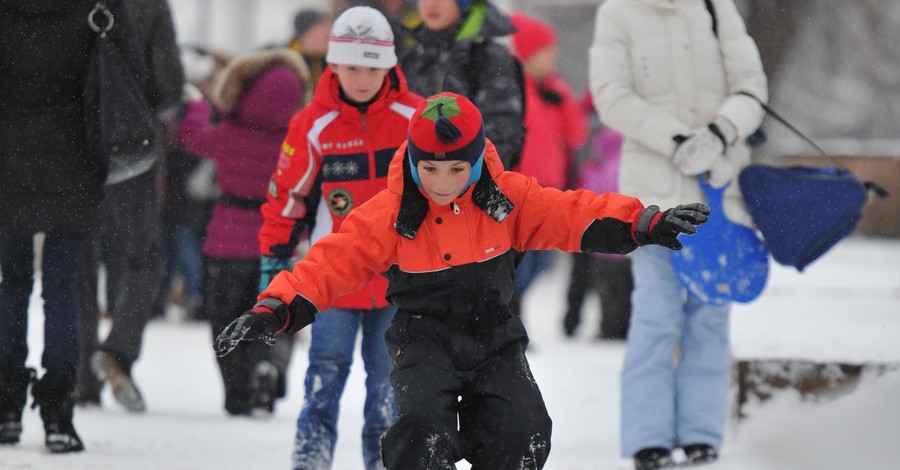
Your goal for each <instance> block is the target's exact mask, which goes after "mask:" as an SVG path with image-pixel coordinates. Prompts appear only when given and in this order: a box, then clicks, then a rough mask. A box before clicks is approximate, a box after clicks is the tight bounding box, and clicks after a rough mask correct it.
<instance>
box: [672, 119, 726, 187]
mask: <svg viewBox="0 0 900 470" xmlns="http://www.w3.org/2000/svg"><path fill="white" fill-rule="evenodd" d="M736 141H737V128H735V127H734V124H732V123H731V121H729V120H728V118H725V117H722V116H719V117H717V118H716V120H715V121H713V122H712V123H710V124H709V125H708V126H706V127H705V128H702V129H698V130H697V131H695V132H694V133H693V134H691V135H690V136H688V137H687V138H686V139H685V140H683V141H682V142H681V143H680V144H679V145H678V147H676V148H675V154H674V155H673V157H672V159H673V161H674V162H675V166H676V167H678V169H679V170H681V172H682V173H684V174H685V175H688V176H694V175H699V174H700V173H704V172H707V171H710V170H711V169H712V168H713V166H715V165H716V164H717V162H718V161H719V160H721V159H722V156H723V155H724V154H725V149H726V148H728V147H730V146H731V145H733V144H734V143H735V142H736Z"/></svg>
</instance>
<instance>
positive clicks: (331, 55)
mask: <svg viewBox="0 0 900 470" xmlns="http://www.w3.org/2000/svg"><path fill="white" fill-rule="evenodd" d="M325 61H326V62H328V63H329V64H342V65H361V66H364V67H376V68H380V69H389V68H391V67H393V66H395V65H397V54H396V53H395V52H394V32H393V31H391V25H390V24H388V20H387V18H385V17H384V15H382V14H381V12H379V11H378V10H376V9H374V8H371V7H353V8H350V9H349V10H347V11H345V12H344V13H342V14H341V16H339V17H338V18H337V19H336V20H335V21H334V25H332V27H331V37H330V38H329V39H328V55H326V56H325Z"/></svg>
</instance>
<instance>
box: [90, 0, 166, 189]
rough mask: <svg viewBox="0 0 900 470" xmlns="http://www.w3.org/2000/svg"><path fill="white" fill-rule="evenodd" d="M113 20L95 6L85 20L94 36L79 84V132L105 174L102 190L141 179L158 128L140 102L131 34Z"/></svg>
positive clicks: (138, 62)
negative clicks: (81, 109) (81, 107)
mask: <svg viewBox="0 0 900 470" xmlns="http://www.w3.org/2000/svg"><path fill="white" fill-rule="evenodd" d="M120 13H121V12H119V11H118V10H116V14H117V15H119V14H120ZM125 16H126V15H124V14H121V15H120V18H119V19H121V20H124V19H125V18H124V17H125ZM116 19H117V18H116V16H115V15H114V14H113V8H110V6H108V5H107V3H106V2H98V3H97V4H96V5H95V6H94V9H93V10H92V11H91V12H90V14H89V15H88V26H90V28H91V29H92V30H93V31H94V32H95V33H97V34H96V37H95V38H94V41H93V43H92V44H91V49H90V52H89V56H88V68H87V76H86V77H85V83H84V112H85V131H86V132H87V141H88V145H89V146H90V148H91V150H92V152H93V154H94V157H95V158H96V160H97V161H98V162H100V164H101V165H102V166H103V167H104V168H105V169H106V172H105V184H106V185H112V184H116V183H120V182H122V181H126V180H128V179H130V178H133V177H135V176H138V175H140V174H142V173H145V172H146V171H147V170H149V169H150V168H151V167H153V164H154V163H155V162H156V159H157V156H158V149H157V143H158V139H159V127H158V125H157V123H156V121H155V119H154V118H153V113H152V111H151V110H150V106H149V105H148V104H147V101H146V99H145V98H144V89H145V87H144V85H143V84H144V83H146V68H145V67H144V66H143V62H142V60H143V59H142V54H141V52H140V50H139V48H138V47H137V45H136V44H135V42H134V41H135V38H134V34H129V32H128V31H126V28H124V26H125V25H126V24H127V23H124V22H123V24H117V23H116ZM123 49H124V50H123Z"/></svg>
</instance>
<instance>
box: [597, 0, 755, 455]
mask: <svg viewBox="0 0 900 470" xmlns="http://www.w3.org/2000/svg"><path fill="white" fill-rule="evenodd" d="M707 4H710V5H709V6H708V5H707ZM594 34H595V35H594V42H593V44H592V46H591V48H590V52H589V54H590V85H591V92H592V93H593V96H594V104H595V106H596V107H597V109H598V111H599V113H600V116H601V119H602V120H603V122H604V123H606V124H607V125H609V126H610V127H612V128H614V129H616V130H617V131H619V132H621V133H622V134H623V135H624V136H625V141H624V145H623V149H622V167H621V174H620V181H619V183H620V190H621V191H622V192H624V193H626V194H633V195H635V196H637V197H639V198H640V199H641V200H645V201H654V203H658V204H660V205H662V206H665V205H671V204H677V203H678V201H685V200H691V201H693V200H703V199H702V198H704V197H705V196H704V194H703V191H702V190H701V189H700V186H699V183H698V180H697V175H702V174H706V175H707V178H708V182H709V183H710V184H711V185H712V186H715V187H721V186H724V185H725V184H727V183H728V182H729V181H731V180H733V179H734V177H735V176H736V175H737V173H738V172H739V170H740V169H741V168H743V167H744V166H746V165H748V164H749V163H750V149H749V147H748V146H747V145H746V144H745V142H744V141H745V138H746V137H747V136H748V135H750V134H752V133H753V132H754V131H755V130H756V129H757V128H758V127H759V125H760V122H761V121H762V118H763V111H762V109H761V107H760V105H759V103H758V102H757V101H756V99H759V100H762V101H763V102H765V101H766V100H767V99H768V91H767V86H766V76H765V74H764V72H763V69H762V65H761V62H760V58H759V52H758V50H757V47H756V44H755V43H754V41H753V40H752V39H751V38H750V36H749V35H748V34H747V31H746V27H745V25H744V22H743V20H742V18H741V16H740V14H739V13H738V11H737V9H736V7H735V5H734V3H733V1H732V0H710V1H708V2H707V1H705V0H607V1H606V2H604V3H603V4H602V5H601V6H600V7H599V9H598V10H597V16H596V23H595V32H594ZM746 94H749V95H752V97H751V96H747V95H746ZM754 97H755V98H756V99H754ZM724 206H725V208H724V210H725V215H726V216H727V217H728V218H729V219H730V220H732V221H733V222H737V223H741V224H745V225H750V224H751V220H750V217H749V215H748V214H747V212H746V209H745V207H744V206H743V201H742V199H741V196H740V191H739V188H738V185H737V181H736V180H735V181H733V184H731V185H730V186H729V187H728V188H727V190H726V192H725V203H724ZM714 216H715V214H713V215H711V217H714ZM638 251H639V252H635V253H634V254H633V256H632V262H633V269H634V281H635V289H634V291H633V294H632V305H633V313H632V318H631V325H630V329H629V334H628V342H627V348H626V354H625V364H624V368H623V371H622V402H621V406H622V409H621V445H622V453H623V456H625V457H634V459H635V466H636V468H637V469H639V470H640V469H651V468H664V467H670V466H673V464H674V463H673V461H672V457H671V452H672V450H673V449H676V448H682V449H683V450H684V452H685V455H686V458H687V459H688V461H689V462H690V463H701V462H708V461H712V460H715V459H716V458H717V456H718V450H719V448H720V447H721V445H722V435H723V433H724V429H725V425H726V421H727V415H728V391H729V384H730V376H731V375H730V374H731V356H730V348H729V331H728V328H729V326H728V323H729V310H730V307H729V306H728V305H725V306H716V305H709V304H704V303H703V302H702V301H701V300H700V299H698V298H697V297H695V296H693V295H691V294H690V293H688V292H686V290H685V289H683V288H682V285H681V283H680V282H679V280H678V278H677V276H676V273H675V271H674V269H673V267H672V263H671V260H670V257H669V253H668V250H663V249H660V250H655V249H646V250H638ZM676 351H677V357H678V358H677V360H675V361H673V355H675V354H676Z"/></svg>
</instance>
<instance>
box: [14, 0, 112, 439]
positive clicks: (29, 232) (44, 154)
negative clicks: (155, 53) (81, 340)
mask: <svg viewBox="0 0 900 470" xmlns="http://www.w3.org/2000/svg"><path fill="white" fill-rule="evenodd" d="M93 5H94V1H93V0H70V1H58V2H33V1H30V0H4V1H3V3H2V4H0V90H3V91H2V93H0V110H2V113H0V267H2V268H0V269H2V281H0V444H15V443H17V442H19V439H20V435H21V432H22V412H23V409H24V408H25V403H26V399H27V393H28V386H29V383H31V381H32V380H33V378H34V377H35V371H34V370H30V369H28V368H26V367H25V361H26V359H27V357H28V343H27V336H28V310H29V304H28V302H29V298H30V296H31V293H32V290H33V288H35V287H34V286H35V283H34V276H35V275H36V274H37V273H36V272H35V271H34V269H33V266H34V264H33V263H34V260H35V255H36V254H37V255H38V256H39V259H40V268H39V270H40V282H41V285H40V288H41V296H42V297H43V310H44V351H43V354H42V356H41V367H42V368H43V369H44V370H45V371H46V372H45V373H44V374H43V375H42V376H41V378H40V380H38V381H37V382H35V383H34V385H33V387H32V390H31V393H32V395H33V396H34V403H35V405H37V406H38V407H39V408H40V414H41V419H42V420H43V423H44V430H45V431H46V445H47V447H48V448H49V449H50V451H51V452H77V451H81V450H83V449H84V445H83V443H82V441H81V438H80V437H79V436H78V433H77V432H76V431H75V428H74V426H73V423H72V409H73V400H72V398H71V396H72V391H73V389H74V386H75V370H76V367H77V365H78V334H77V331H78V323H77V310H76V301H75V265H76V261H77V258H78V253H79V245H80V244H81V241H82V238H83V237H84V235H85V233H86V232H87V231H88V230H89V229H90V223H91V221H92V220H94V216H95V213H96V212H97V210H98V208H99V207H100V202H101V199H102V185H103V179H104V177H105V176H104V173H105V170H104V169H103V165H102V164H101V162H99V161H97V160H95V159H94V158H93V157H92V153H90V152H89V142H88V141H87V137H86V132H85V128H84V110H83V101H82V95H83V88H84V76H85V71H86V70H87V65H88V61H87V59H88V50H89V47H90V44H91V39H92V38H93V34H94V33H93V32H92V31H91V30H90V29H89V27H88V24H87V21H86V18H87V15H88V13H89V12H90V11H91V9H92V8H93ZM39 232H42V233H44V238H43V250H42V251H41V250H35V249H34V247H35V243H34V238H35V237H34V235H35V234H37V233H39ZM38 245H39V244H38Z"/></svg>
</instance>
